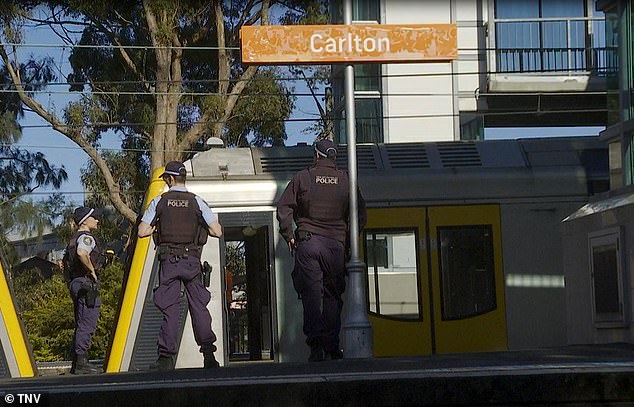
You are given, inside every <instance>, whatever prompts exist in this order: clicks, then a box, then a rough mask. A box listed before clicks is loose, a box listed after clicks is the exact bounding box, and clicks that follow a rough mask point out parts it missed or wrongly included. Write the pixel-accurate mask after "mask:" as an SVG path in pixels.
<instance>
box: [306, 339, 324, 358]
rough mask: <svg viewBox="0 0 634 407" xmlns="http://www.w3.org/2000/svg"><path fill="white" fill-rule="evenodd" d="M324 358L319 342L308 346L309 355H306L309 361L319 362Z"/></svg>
mask: <svg viewBox="0 0 634 407" xmlns="http://www.w3.org/2000/svg"><path fill="white" fill-rule="evenodd" d="M323 360H326V353H325V352H324V348H323V347H322V346H321V344H318V343H316V344H313V345H311V346H310V356H309V357H308V361H309V362H321V361H323Z"/></svg>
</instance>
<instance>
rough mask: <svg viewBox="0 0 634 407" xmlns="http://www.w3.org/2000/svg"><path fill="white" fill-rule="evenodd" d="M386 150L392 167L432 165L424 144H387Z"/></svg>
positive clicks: (426, 166)
mask: <svg viewBox="0 0 634 407" xmlns="http://www.w3.org/2000/svg"><path fill="white" fill-rule="evenodd" d="M385 150H386V152H387V158H388V161H389V163H390V167H391V168H394V169H402V168H407V169H409V168H429V167H430V165H429V158H428V157H427V149H426V148H425V145H423V144H420V143H417V144H409V143H408V144H385Z"/></svg>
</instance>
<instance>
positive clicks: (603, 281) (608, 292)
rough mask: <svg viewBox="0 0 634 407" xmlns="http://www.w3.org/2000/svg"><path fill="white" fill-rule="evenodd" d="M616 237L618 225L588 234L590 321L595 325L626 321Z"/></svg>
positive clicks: (619, 237) (617, 236)
mask: <svg viewBox="0 0 634 407" xmlns="http://www.w3.org/2000/svg"><path fill="white" fill-rule="evenodd" d="M620 241H621V232H620V229H619V228H612V229H607V230H604V231H600V232H594V233H591V234H590V235H589V246H590V247H589V251H590V277H591V281H592V300H593V312H594V322H595V323H597V324H599V325H610V326H612V325H614V324H623V323H625V322H626V321H625V307H624V304H623V302H624V297H625V296H624V286H623V274H622V270H621V264H622V259H621V252H620Z"/></svg>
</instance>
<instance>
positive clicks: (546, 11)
mask: <svg viewBox="0 0 634 407" xmlns="http://www.w3.org/2000/svg"><path fill="white" fill-rule="evenodd" d="M587 1H588V0H548V1H547V0H539V1H536V0H496V1H495V19H496V22H495V33H496V48H497V62H498V66H497V69H498V72H532V71H566V70H589V69H590V68H591V67H592V66H588V64H589V63H591V62H592V61H591V59H592V56H591V55H589V53H588V51H587V48H589V45H588V44H586V41H587V40H588V32H589V31H591V27H593V22H592V21H591V20H590V19H589V20H587V21H586V20H584V19H580V18H579V17H585V16H586V15H587V14H588V9H589V7H588V3H587ZM601 31H603V30H602V29H601ZM601 37H602V38H603V33H601Z"/></svg>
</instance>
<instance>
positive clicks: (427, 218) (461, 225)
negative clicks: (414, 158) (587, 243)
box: [362, 205, 506, 356]
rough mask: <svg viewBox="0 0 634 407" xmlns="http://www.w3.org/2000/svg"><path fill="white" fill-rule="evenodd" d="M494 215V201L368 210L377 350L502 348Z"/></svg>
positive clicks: (366, 253) (366, 250)
mask: <svg viewBox="0 0 634 407" xmlns="http://www.w3.org/2000/svg"><path fill="white" fill-rule="evenodd" d="M499 219H500V216H499V208H498V207H497V206H496V205H478V206H450V207H429V208H384V209H369V210H368V224H367V226H366V228H365V230H364V240H363V248H362V252H363V258H364V261H365V263H366V266H367V286H368V307H369V312H370V321H371V323H372V327H373V331H374V352H375V355H376V356H396V355H417V354H430V353H446V352H470V351H485V350H499V349H505V348H506V321H505V310H504V284H503V271H502V261H501V241H500V221H499Z"/></svg>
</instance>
